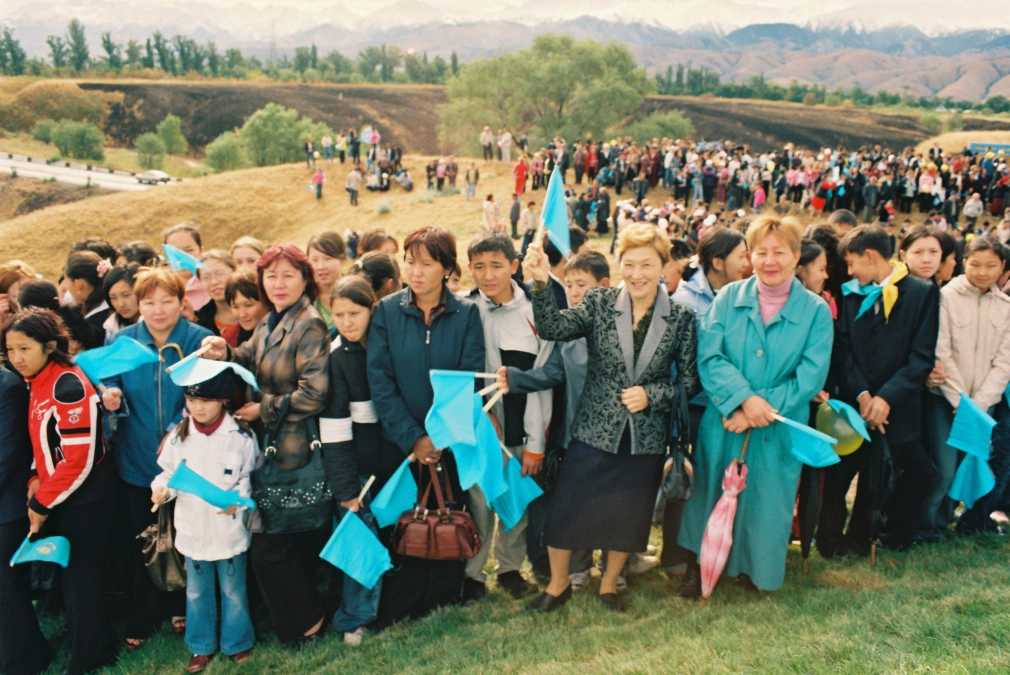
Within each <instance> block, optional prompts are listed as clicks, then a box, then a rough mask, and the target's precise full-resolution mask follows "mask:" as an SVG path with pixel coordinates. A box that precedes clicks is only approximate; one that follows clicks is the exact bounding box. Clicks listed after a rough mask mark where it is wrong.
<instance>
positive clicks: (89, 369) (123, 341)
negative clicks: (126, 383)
mask: <svg viewBox="0 0 1010 675" xmlns="http://www.w3.org/2000/svg"><path fill="white" fill-rule="evenodd" d="M157 362H158V353H157V352H155V351H154V350H153V349H151V348H150V347H146V346H144V345H142V344H140V343H139V342H137V341H136V340H134V339H133V338H128V337H125V336H124V337H120V338H118V339H116V341H115V342H113V343H112V344H111V345H109V346H107V347H98V348H97V349H89V350H88V351H86V352H81V353H80V354H78V355H77V356H75V357H74V365H76V366H77V367H78V368H80V369H81V370H82V371H84V374H85V375H87V376H88V379H89V380H91V383H92V384H94V385H97V384H98V383H99V382H101V381H102V380H106V379H108V378H110V377H115V376H116V375H122V374H123V373H127V372H129V371H131V370H133V369H135V368H139V367H140V366H142V365H144V364H145V363H157Z"/></svg>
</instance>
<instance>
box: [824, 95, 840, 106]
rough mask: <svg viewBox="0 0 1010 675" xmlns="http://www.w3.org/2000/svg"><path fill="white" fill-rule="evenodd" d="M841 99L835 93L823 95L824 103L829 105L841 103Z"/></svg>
mask: <svg viewBox="0 0 1010 675" xmlns="http://www.w3.org/2000/svg"><path fill="white" fill-rule="evenodd" d="M841 103H842V99H841V97H840V96H838V95H837V94H828V95H827V96H825V97H824V104H825V105H830V106H837V105H841Z"/></svg>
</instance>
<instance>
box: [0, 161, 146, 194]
mask: <svg viewBox="0 0 1010 675" xmlns="http://www.w3.org/2000/svg"><path fill="white" fill-rule="evenodd" d="M12 168H14V169H16V170H17V173H18V176H19V177H24V178H56V180H58V181H61V182H63V183H73V184H75V185H87V183H88V179H89V178H90V179H91V184H92V185H97V186H100V187H104V188H111V189H113V190H126V191H135V190H147V189H149V188H150V187H151V186H149V185H141V184H140V183H138V182H137V179H136V178H134V177H133V176H127V175H123V174H111V173H108V172H107V171H108V170H102V169H97V170H92V171H89V170H87V169H84V168H76V167H69V168H68V167H66V166H64V165H63V164H62V163H61V164H50V165H46V164H45V163H43V162H34V161H33V162H27V161H25V160H23V159H9V158H8V157H7V155H6V154H0V172H3V173H4V174H8V175H9V174H10V173H11V169H12Z"/></svg>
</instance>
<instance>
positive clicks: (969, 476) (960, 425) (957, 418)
mask: <svg viewBox="0 0 1010 675" xmlns="http://www.w3.org/2000/svg"><path fill="white" fill-rule="evenodd" d="M995 426H996V420H994V419H993V418H992V417H990V416H989V414H988V413H987V412H986V411H984V410H982V408H980V407H979V406H978V404H977V403H975V402H974V401H973V400H971V397H970V396H968V395H967V394H964V393H962V394H961V402H960V403H959V404H958V406H957V414H956V415H954V423H953V424H952V425H951V427H950V438H948V439H947V445H950V446H951V447H955V448H957V449H958V450H963V451H964V452H965V453H967V454H966V456H965V458H964V459H963V460H962V461H961V465H960V466H959V467H957V473H955V474H954V482H953V483H951V485H950V490H948V491H947V494H948V495H949V496H950V498H951V499H954V500H956V501H962V502H964V503H965V506H967V507H968V508H971V507H972V506H973V505H974V504H975V502H977V501H978V500H979V499H981V498H982V497H984V496H985V495H987V494H989V493H990V492H991V491H992V489H993V488H994V487H995V486H996V479H995V477H994V476H993V473H992V470H991V469H990V468H989V464H988V459H989V449H990V446H991V441H992V430H993V427H995Z"/></svg>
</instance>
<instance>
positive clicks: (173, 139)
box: [158, 114, 189, 155]
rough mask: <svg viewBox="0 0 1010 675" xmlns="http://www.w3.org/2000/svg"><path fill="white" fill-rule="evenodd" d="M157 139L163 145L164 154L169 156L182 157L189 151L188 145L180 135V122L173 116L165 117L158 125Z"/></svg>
mask: <svg viewBox="0 0 1010 675" xmlns="http://www.w3.org/2000/svg"><path fill="white" fill-rule="evenodd" d="M158 137H159V138H160V139H161V142H162V143H164V144H165V152H167V153H168V154H170V155H182V154H184V153H186V152H188V151H189V143H187V142H186V137H185V136H183V135H182V120H180V119H179V118H178V117H176V116H175V115H171V114H170V115H166V116H165V119H163V120H161V122H159V123H158Z"/></svg>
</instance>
